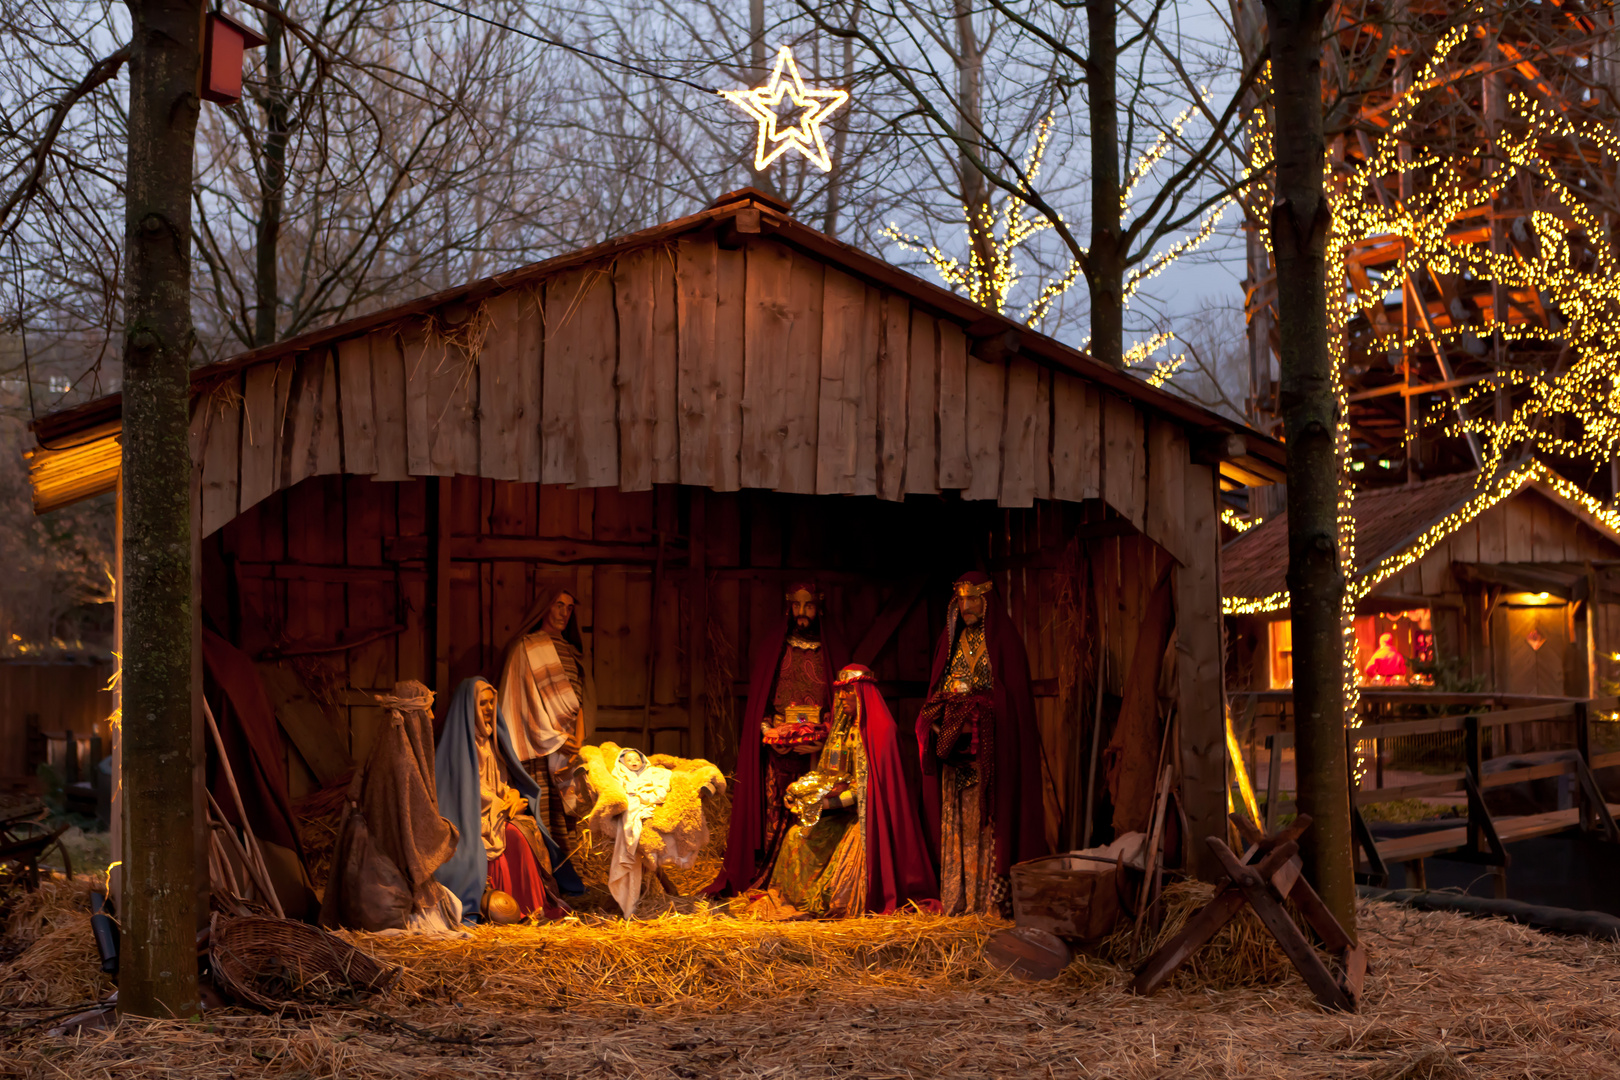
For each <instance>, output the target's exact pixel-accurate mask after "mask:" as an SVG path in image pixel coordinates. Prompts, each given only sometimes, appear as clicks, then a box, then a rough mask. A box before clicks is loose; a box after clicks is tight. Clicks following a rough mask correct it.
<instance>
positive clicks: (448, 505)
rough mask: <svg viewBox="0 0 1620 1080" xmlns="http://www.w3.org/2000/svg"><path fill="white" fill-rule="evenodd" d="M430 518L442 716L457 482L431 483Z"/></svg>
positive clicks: (446, 699) (436, 686)
mask: <svg viewBox="0 0 1620 1080" xmlns="http://www.w3.org/2000/svg"><path fill="white" fill-rule="evenodd" d="M428 483H429V485H430V486H429V487H428V516H429V520H430V522H431V524H432V528H433V543H432V545H431V547H432V554H433V566H432V570H431V573H432V575H433V580H432V581H431V582H430V584H431V586H432V589H433V600H432V602H433V620H432V625H433V694H434V697H435V699H436V700H437V703H438V706H439V710H440V714H441V715H442V714H443V710H444V709H446V708H448V707H449V705H450V527H451V521H450V519H451V515H452V513H453V511H454V507H455V500H454V499H453V498H452V497H451V491H450V485H451V484H452V483H454V480H453V478H451V477H448V476H437V477H434V478H432V479H431V480H429V481H428Z"/></svg>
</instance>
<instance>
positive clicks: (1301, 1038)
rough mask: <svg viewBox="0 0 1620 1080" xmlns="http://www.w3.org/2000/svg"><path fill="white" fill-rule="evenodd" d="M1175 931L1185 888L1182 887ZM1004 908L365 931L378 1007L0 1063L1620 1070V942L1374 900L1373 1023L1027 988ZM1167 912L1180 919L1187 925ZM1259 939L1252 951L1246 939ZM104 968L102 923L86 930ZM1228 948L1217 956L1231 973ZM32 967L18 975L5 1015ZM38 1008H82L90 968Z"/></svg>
mask: <svg viewBox="0 0 1620 1080" xmlns="http://www.w3.org/2000/svg"><path fill="white" fill-rule="evenodd" d="M82 891H84V890H83V889H82V888H80V889H77V890H75V894H74V896H73V897H70V896H69V895H68V894H67V890H65V889H61V888H60V887H59V889H58V891H57V892H56V893H55V894H54V898H53V899H50V900H49V901H47V902H41V903H40V904H38V905H37V906H36V907H35V908H34V910H33V911H32V912H31V913H26V912H18V913H17V914H16V915H14V917H13V924H14V926H18V927H21V928H22V929H25V930H27V931H29V932H32V933H35V934H36V935H37V936H36V937H35V945H34V948H32V949H30V950H29V952H28V953H25V954H24V956H23V957H21V958H19V960H18V964H23V965H24V967H25V969H26V970H28V971H32V972H34V973H35V974H36V975H37V974H38V973H39V972H41V971H42V970H43V968H42V966H41V965H40V964H39V963H37V962H36V961H35V960H34V959H32V954H33V953H34V951H35V950H37V949H39V948H40V947H41V946H42V945H45V944H47V943H52V942H56V943H55V944H53V945H52V950H53V955H54V956H56V957H57V959H56V961H54V963H55V964H56V967H55V969H54V970H56V971H57V972H58V973H60V974H67V971H66V959H67V957H68V954H69V953H71V952H73V951H74V950H72V949H68V948H66V947H65V946H66V945H67V944H68V943H67V942H65V941H60V942H58V941H57V940H56V938H55V937H54V935H56V934H57V933H58V932H59V931H71V930H72V929H73V928H74V927H75V925H79V926H82V925H83V923H82V922H80V921H79V920H78V917H77V916H74V917H68V916H66V915H64V914H63V913H61V912H60V910H59V909H60V907H61V906H62V905H63V904H64V903H66V902H67V901H68V900H70V899H76V895H77V893H78V892H82ZM1167 899H1168V900H1169V902H1170V903H1169V907H1170V910H1171V922H1173V921H1174V919H1175V917H1176V911H1177V906H1178V904H1179V905H1180V906H1182V907H1188V908H1190V907H1191V906H1192V904H1193V902H1194V901H1193V899H1192V898H1191V897H1190V896H1189V897H1181V898H1177V897H1176V896H1174V895H1172V896H1171V897H1168V898H1167ZM997 925H998V924H997V923H995V922H994V921H993V920H965V919H945V918H940V917H929V916H917V915H910V916H896V917H888V918H869V919H858V920H849V921H845V922H839V923H790V924H785V925H784V924H762V923H758V922H754V921H750V920H738V919H730V918H726V917H723V916H718V915H714V914H711V913H704V914H699V915H694V916H668V917H664V918H659V919H653V920H648V921H646V922H641V923H635V924H624V923H621V922H610V921H607V920H599V921H592V922H591V923H577V924H574V923H570V924H561V925H551V926H545V927H537V928H527V927H516V928H504V929H496V928H488V929H482V930H479V931H478V932H476V934H475V935H474V937H473V938H472V939H471V940H470V941H461V942H454V943H448V942H430V941H422V940H413V939H402V938H369V937H367V936H366V935H356V936H355V937H356V940H357V941H359V942H360V943H361V944H362V945H363V946H364V947H366V948H369V949H371V950H372V951H374V952H375V953H377V954H378V955H379V957H380V958H382V959H385V960H387V961H390V962H394V963H401V964H403V965H404V966H405V967H406V969H407V976H406V978H405V979H404V980H403V981H402V983H401V985H400V987H399V988H398V990H396V991H395V992H394V993H393V994H392V995H391V996H390V997H388V998H386V999H384V1000H381V1001H379V1002H377V1003H376V1004H375V1010H376V1011H377V1012H381V1013H386V1014H388V1015H391V1016H395V1017H398V1018H400V1019H403V1020H406V1021H408V1022H409V1023H410V1024H412V1025H414V1026H415V1027H416V1028H418V1029H419V1030H420V1031H422V1032H426V1033H432V1034H433V1035H435V1036H437V1038H438V1040H439V1041H430V1040H429V1039H426V1038H423V1037H422V1036H421V1035H417V1034H412V1033H409V1032H407V1031H405V1030H404V1029H402V1028H400V1027H397V1026H394V1025H392V1024H390V1023H388V1022H386V1021H382V1020H379V1019H377V1018H376V1017H375V1016H372V1015H370V1014H368V1013H363V1012H344V1013H338V1012H334V1013H330V1014H327V1015H324V1016H321V1017H318V1018H316V1019H314V1020H312V1021H293V1020H288V1019H280V1018H276V1017H267V1016H262V1015H255V1014H246V1013H243V1012H240V1011H238V1010H234V1009H232V1010H223V1011H215V1012H212V1013H210V1014H209V1015H208V1016H207V1017H206V1018H205V1020H204V1021H202V1022H200V1023H187V1022H156V1023H146V1022H126V1023H124V1024H123V1025H122V1026H120V1027H118V1028H115V1029H114V1030H112V1031H110V1032H85V1033H83V1034H79V1035H75V1036H66V1037H50V1036H46V1035H44V1034H42V1033H41V1030H42V1029H37V1028H36V1029H33V1030H30V1031H27V1032H23V1033H20V1034H17V1035H15V1036H12V1037H10V1038H7V1039H0V1076H3V1077H28V1078H34V1077H39V1078H41V1080H43V1078H46V1077H51V1078H58V1077H87V1078H88V1077H97V1078H123V1077H131V1078H133V1077H153V1076H165V1077H172V1078H175V1080H192V1078H197V1080H201V1078H203V1077H210V1078H211V1077H223V1076H228V1075H235V1076H254V1077H275V1078H287V1080H292V1078H298V1080H309V1078H321V1080H326V1078H332V1080H337V1078H340V1077H341V1078H344V1080H384V1078H395V1077H423V1078H428V1077H432V1078H439V1077H444V1078H451V1077H454V1078H456V1080H497V1078H500V1080H510V1078H511V1077H514V1076H545V1077H557V1078H562V1077H583V1076H627V1077H628V1076H634V1077H645V1078H648V1080H654V1078H657V1080H663V1078H674V1077H683V1078H684V1077H698V1076H703V1077H708V1076H720V1077H758V1076H767V1075H769V1076H772V1077H829V1076H868V1077H878V1076H883V1077H902V1076H915V1077H919V1078H922V1077H935V1076H938V1077H947V1076H948V1077H962V1078H967V1080H974V1078H988V1077H1025V1076H1029V1077H1047V1076H1054V1077H1065V1076H1074V1077H1081V1076H1109V1077H1121V1078H1138V1077H1140V1078H1143V1080H1146V1078H1149V1077H1188V1078H1197V1080H1203V1078H1215V1077H1222V1078H1238V1077H1255V1078H1259V1077H1267V1078H1270V1077H1283V1078H1296V1077H1298V1078H1304V1077H1330V1076H1331V1077H1351V1078H1358V1080H1462V1078H1472V1077H1528V1078H1536V1080H1539V1078H1548V1080H1551V1078H1567V1077H1579V1078H1586V1077H1599V1078H1601V1077H1620V946H1616V945H1612V944H1601V943H1598V942H1594V941H1590V940H1587V939H1585V938H1559V937H1552V936H1548V935H1543V934H1541V933H1538V932H1536V931H1533V930H1529V929H1526V928H1523V927H1519V926H1515V925H1512V924H1509V923H1504V922H1496V921H1476V920H1468V919H1465V918H1463V917H1461V916H1458V915H1454V914H1451V913H1445V912H1418V911H1413V910H1410V909H1407V908H1401V907H1395V906H1391V905H1385V904H1363V905H1362V909H1361V933H1362V935H1363V938H1364V940H1365V941H1366V943H1367V944H1368V946H1369V950H1370V952H1371V954H1372V960H1373V967H1372V971H1371V973H1370V975H1369V978H1368V983H1367V994H1366V1001H1365V1007H1364V1009H1363V1011H1362V1013H1361V1014H1360V1015H1356V1016H1344V1015H1336V1014H1330V1013H1325V1012H1323V1011H1321V1010H1320V1009H1319V1008H1317V1007H1316V1006H1315V1005H1314V1004H1313V1003H1312V1001H1311V999H1310V997H1309V995H1308V994H1307V992H1306V991H1305V989H1304V987H1303V985H1302V984H1301V983H1300V982H1299V980H1298V979H1297V978H1295V977H1293V976H1291V975H1290V976H1288V977H1287V978H1286V979H1285V980H1284V981H1282V982H1280V983H1278V984H1276V985H1273V986H1267V987H1259V988H1252V987H1251V988H1243V989H1213V988H1211V987H1209V986H1198V985H1194V984H1193V983H1190V982H1188V983H1182V984H1178V985H1177V986H1175V987H1172V988H1170V989H1167V990H1165V991H1162V992H1161V993H1160V994H1159V995H1157V996H1155V997H1153V998H1147V999H1143V998H1138V997H1134V996H1132V995H1130V994H1129V993H1128V992H1127V991H1126V989H1125V984H1126V982H1127V981H1128V974H1127V973H1126V972H1125V971H1123V970H1121V969H1119V968H1116V967H1113V966H1111V965H1109V964H1106V963H1104V962H1102V961H1100V960H1096V959H1089V958H1083V959H1081V960H1078V961H1076V963H1075V964H1074V966H1072V967H1071V968H1070V970H1069V971H1068V972H1067V973H1065V975H1064V976H1063V977H1062V978H1061V979H1059V980H1057V981H1056V982H1053V983H1048V984H1035V985H1026V984H1020V983H1015V982H1011V981H1009V980H1007V979H1006V978H1005V977H1003V976H1000V975H998V974H997V973H995V972H994V971H993V970H991V969H990V968H988V967H987V966H986V965H985V964H984V963H983V962H982V960H981V959H980V945H981V943H982V941H983V939H984V937H985V935H986V934H987V933H988V932H990V931H992V930H993V929H994V928H995V927H996V926H997ZM1168 928H1169V927H1168V925H1167V929H1168ZM1239 939H1240V940H1239V942H1238V947H1244V948H1246V947H1248V946H1243V945H1242V944H1241V933H1240V934H1239ZM73 944H74V945H75V946H76V949H77V963H78V964H79V965H80V966H81V967H88V966H89V965H90V961H91V954H90V946H89V944H88V931H87V930H85V931H84V932H83V933H82V936H77V937H74V938H73ZM1219 970H1220V968H1219V965H1216V966H1215V967H1212V968H1211V971H1212V972H1216V973H1218V972H1219ZM16 974H17V968H16V966H15V965H13V967H12V968H10V969H0V986H3V987H4V990H5V994H6V996H5V998H4V999H3V1000H4V1001H5V1003H6V1004H7V1005H8V1006H9V1008H8V1012H9V1013H10V1014H11V1015H8V1016H7V1018H6V1019H7V1021H8V1022H10V1023H15V1022H17V1021H18V1020H19V1019H26V1018H28V1017H30V1016H32V1015H36V1014H35V1013H33V1012H30V1011H18V1010H17V1009H16V1006H17V1005H19V1004H22V1003H23V999H22V998H19V997H18V996H16V995H15V994H13V993H12V992H11V991H12V985H13V981H14V976H15V975H16ZM73 978H74V979H76V980H77V981H71V980H70V981H69V982H65V983H63V984H62V985H58V986H51V987H50V992H48V993H46V994H44V995H43V996H39V995H35V996H33V997H31V998H28V1001H29V1002H30V1003H32V1004H34V1005H36V1006H44V1005H56V1006H58V1007H60V1006H61V1005H63V1004H73V1003H74V1002H75V1001H77V1000H82V998H81V995H82V994H84V993H85V992H86V991H87V990H88V989H89V988H90V986H91V985H93V983H94V980H91V979H87V978H85V977H84V976H83V975H76V976H73Z"/></svg>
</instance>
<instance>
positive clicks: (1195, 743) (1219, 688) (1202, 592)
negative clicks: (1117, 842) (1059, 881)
mask: <svg viewBox="0 0 1620 1080" xmlns="http://www.w3.org/2000/svg"><path fill="white" fill-rule="evenodd" d="M1217 490H1218V485H1217V483H1216V479H1215V469H1214V468H1213V467H1211V466H1209V465H1199V464H1195V463H1192V462H1189V463H1188V465H1187V471H1186V496H1185V498H1186V530H1187V531H1186V536H1187V543H1186V555H1187V559H1188V560H1189V562H1188V564H1187V565H1186V566H1183V567H1180V568H1178V569H1177V570H1176V575H1175V591H1176V642H1177V649H1178V651H1179V654H1180V655H1179V656H1178V658H1177V663H1176V679H1177V683H1178V686H1177V697H1178V699H1179V700H1178V702H1177V709H1178V711H1179V714H1180V717H1181V740H1180V741H1181V762H1180V765H1181V769H1180V771H1181V785H1182V789H1181V794H1182V805H1183V806H1184V807H1185V808H1186V811H1187V823H1188V826H1189V828H1190V829H1191V831H1192V835H1191V836H1190V837H1187V838H1186V839H1185V840H1184V844H1185V851H1186V853H1187V856H1188V859H1189V860H1190V862H1191V864H1192V865H1191V869H1192V870H1193V872H1194V873H1196V874H1197V875H1198V876H1199V877H1200V878H1203V879H1204V880H1206V881H1213V880H1215V878H1217V877H1219V876H1220V874H1221V866H1220V862H1219V860H1218V859H1216V858H1215V856H1214V854H1213V853H1212V852H1211V849H1210V847H1209V845H1207V844H1205V843H1204V839H1205V838H1206V837H1221V838H1224V837H1225V836H1226V790H1227V789H1226V783H1227V775H1226V769H1227V761H1226V686H1225V679H1224V677H1223V675H1224V669H1225V668H1224V665H1223V664H1222V662H1221V650H1222V640H1221V639H1222V629H1223V627H1222V623H1221V583H1220V561H1219V556H1220V540H1219V535H1218V533H1217V524H1216V522H1217V518H1216V512H1215V499H1216V497H1217ZM1234 764H1235V765H1236V767H1238V768H1242V767H1243V763H1242V762H1235V763H1234Z"/></svg>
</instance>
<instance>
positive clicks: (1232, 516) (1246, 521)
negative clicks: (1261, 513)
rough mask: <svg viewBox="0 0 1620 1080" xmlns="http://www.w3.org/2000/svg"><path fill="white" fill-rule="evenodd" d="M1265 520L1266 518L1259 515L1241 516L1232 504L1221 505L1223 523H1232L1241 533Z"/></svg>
mask: <svg viewBox="0 0 1620 1080" xmlns="http://www.w3.org/2000/svg"><path fill="white" fill-rule="evenodd" d="M1263 520H1265V519H1264V518H1257V517H1254V518H1248V517H1240V516H1239V515H1238V512H1237V511H1236V510H1234V509H1232V508H1231V507H1230V506H1223V507H1221V524H1223V525H1230V526H1231V527H1232V528H1234V529H1236V530H1237V531H1238V532H1240V533H1244V532H1248V531H1249V530H1250V529H1252V528H1254V527H1255V526H1256V525H1259V524H1260V523H1261V522H1262V521H1263Z"/></svg>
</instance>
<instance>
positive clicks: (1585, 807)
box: [1575, 593, 1598, 830]
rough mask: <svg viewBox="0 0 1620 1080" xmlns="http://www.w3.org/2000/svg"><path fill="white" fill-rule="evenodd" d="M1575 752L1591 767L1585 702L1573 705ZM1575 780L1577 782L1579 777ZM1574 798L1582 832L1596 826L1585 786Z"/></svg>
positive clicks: (1589, 719) (1588, 705) (1590, 731)
mask: <svg viewBox="0 0 1620 1080" xmlns="http://www.w3.org/2000/svg"><path fill="white" fill-rule="evenodd" d="M1593 595H1596V594H1595V593H1594V594H1593ZM1575 752H1576V753H1577V754H1579V755H1580V757H1581V761H1582V763H1583V764H1584V765H1585V766H1586V767H1587V768H1591V767H1592V727H1591V714H1590V704H1589V703H1588V702H1585V701H1577V702H1576V703H1575ZM1576 779H1577V780H1578V779H1579V776H1577V777H1576ZM1575 798H1576V800H1577V801H1576V803H1575V805H1576V806H1578V807H1579V808H1580V817H1579V818H1578V819H1577V820H1579V821H1580V823H1581V828H1582V829H1583V830H1584V829H1590V828H1592V827H1593V826H1595V825H1596V824H1597V819H1598V812H1597V807H1595V806H1593V805H1592V800H1591V799H1589V798H1587V797H1586V785H1584V784H1580V783H1577V784H1576V785H1575Z"/></svg>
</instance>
